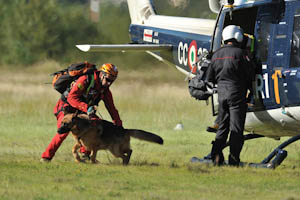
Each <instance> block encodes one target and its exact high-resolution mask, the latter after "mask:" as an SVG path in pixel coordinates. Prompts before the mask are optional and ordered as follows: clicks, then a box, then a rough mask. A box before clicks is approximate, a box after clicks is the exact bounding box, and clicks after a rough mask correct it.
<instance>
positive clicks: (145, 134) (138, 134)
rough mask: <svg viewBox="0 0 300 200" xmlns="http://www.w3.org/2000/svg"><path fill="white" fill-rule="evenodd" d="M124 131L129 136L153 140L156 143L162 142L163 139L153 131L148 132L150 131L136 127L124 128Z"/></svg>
mask: <svg viewBox="0 0 300 200" xmlns="http://www.w3.org/2000/svg"><path fill="white" fill-rule="evenodd" d="M126 132H127V133H128V134H129V135H130V136H131V137H134V138H136V139H140V140H145V141H148V142H154V143H157V144H163V143H164V140H163V139H162V138H161V137H160V136H158V135H155V134H154V133H150V132H147V131H143V130H137V129H126Z"/></svg>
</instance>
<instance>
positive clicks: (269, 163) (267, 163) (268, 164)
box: [191, 134, 300, 169]
mask: <svg viewBox="0 0 300 200" xmlns="http://www.w3.org/2000/svg"><path fill="white" fill-rule="evenodd" d="M260 137H264V136H262V135H257V134H247V135H245V136H244V140H250V139H255V138H260ZM299 139H300V134H299V135H296V136H293V137H291V138H290V139H288V140H287V141H285V142H283V143H282V144H280V145H279V146H278V147H277V148H275V149H274V150H273V151H272V152H271V153H270V154H269V155H268V156H267V157H266V158H265V159H264V160H263V161H262V162H260V163H245V162H241V163H240V165H239V166H240V167H244V166H249V167H255V168H268V169H275V168H276V167H278V166H279V165H280V164H281V163H282V162H283V160H284V159H285V158H286V157H287V155H288V153H287V151H286V150H283V148H285V147H287V146H288V145H290V144H292V143H294V142H296V141H298V140H299ZM227 146H229V144H228V143H226V145H225V146H224V148H226V147H227ZM224 148H223V149H224ZM274 157H275V158H274ZM273 158H274V159H273ZM272 159H273V160H272ZM191 162H192V163H201V164H206V165H208V166H209V165H214V163H213V161H212V159H211V155H210V154H208V155H207V156H205V157H204V158H197V157H193V158H191ZM224 165H228V162H226V161H225V163H224Z"/></svg>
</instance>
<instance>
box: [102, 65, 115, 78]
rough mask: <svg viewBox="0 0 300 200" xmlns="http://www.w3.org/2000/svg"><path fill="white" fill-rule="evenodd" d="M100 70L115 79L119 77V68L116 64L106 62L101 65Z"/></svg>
mask: <svg viewBox="0 0 300 200" xmlns="http://www.w3.org/2000/svg"><path fill="white" fill-rule="evenodd" d="M100 71H101V72H103V73H104V74H105V75H106V76H108V77H110V78H112V79H113V80H115V79H116V78H117V77H118V68H117V67H116V66H115V65H114V64H111V63H105V64H103V65H102V66H101V67H100Z"/></svg>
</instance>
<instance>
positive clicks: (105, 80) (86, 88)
mask: <svg viewBox="0 0 300 200" xmlns="http://www.w3.org/2000/svg"><path fill="white" fill-rule="evenodd" d="M117 76H118V69H117V67H116V66H115V65H113V64H111V63H106V64H103V65H102V66H101V68H100V70H96V71H95V72H94V73H93V74H90V75H83V76H81V77H79V78H78V79H77V80H76V82H75V83H74V84H73V85H72V86H71V89H70V92H69V93H68V94H66V93H64V97H65V98H61V99H59V100H58V102H57V104H56V106H55V107H54V114H55V116H56V118H57V128H58V129H59V128H60V127H61V121H62V119H63V117H64V115H65V114H66V113H72V112H81V113H87V114H88V115H89V116H90V117H91V118H94V119H99V118H98V116H96V114H95V113H96V106H97V105H98V103H99V102H100V101H101V100H103V102H104V105H105V107H106V109H107V110H108V112H109V114H110V116H111V118H112V120H113V122H114V124H115V125H116V126H120V127H122V121H121V119H120V116H119V112H118V110H117V109H116V108H115V105H114V101H113V97H112V93H111V91H110V89H109V87H110V86H111V84H112V83H113V82H114V81H115V80H116V78H117ZM68 134H69V130H67V131H66V132H65V133H56V135H55V136H54V137H53V138H52V140H51V142H50V144H49V145H48V147H47V148H46V150H45V152H44V153H42V156H41V162H50V161H51V160H52V158H53V157H54V155H55V152H56V151H57V149H58V148H59V146H60V145H61V143H62V142H63V141H64V139H65V138H66V137H67V136H68ZM80 151H81V152H82V153H83V154H84V155H85V156H86V157H88V155H89V152H87V151H85V149H84V148H83V147H82V148H81V150H80Z"/></svg>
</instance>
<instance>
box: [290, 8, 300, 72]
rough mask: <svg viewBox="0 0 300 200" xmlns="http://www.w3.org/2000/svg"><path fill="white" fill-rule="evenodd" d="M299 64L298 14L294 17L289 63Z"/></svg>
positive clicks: (299, 34) (299, 18) (299, 25)
mask: <svg viewBox="0 0 300 200" xmlns="http://www.w3.org/2000/svg"><path fill="white" fill-rule="evenodd" d="M299 66H300V15H299V14H298V15H296V16H295V18H294V31H293V40H292V48H291V64H290V67H299Z"/></svg>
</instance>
